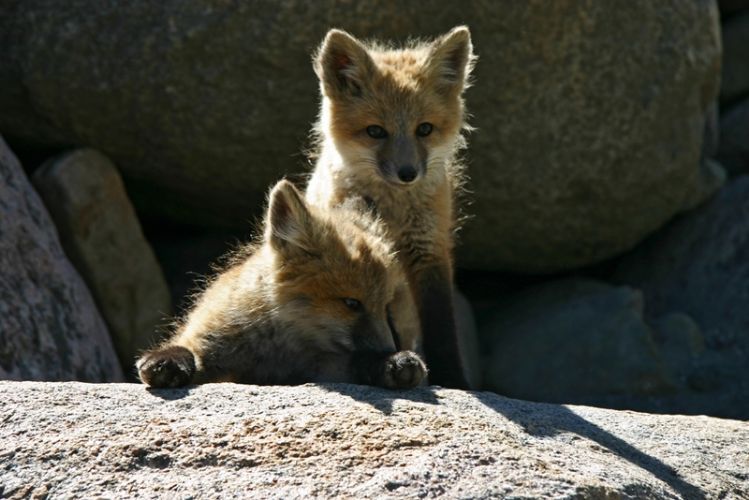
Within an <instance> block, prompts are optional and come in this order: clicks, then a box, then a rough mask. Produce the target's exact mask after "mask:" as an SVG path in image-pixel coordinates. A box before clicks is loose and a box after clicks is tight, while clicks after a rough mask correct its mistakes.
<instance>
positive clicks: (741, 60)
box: [720, 12, 749, 102]
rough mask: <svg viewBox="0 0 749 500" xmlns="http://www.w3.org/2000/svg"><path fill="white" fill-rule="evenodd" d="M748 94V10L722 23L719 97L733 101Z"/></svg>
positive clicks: (724, 100) (722, 99)
mask: <svg viewBox="0 0 749 500" xmlns="http://www.w3.org/2000/svg"><path fill="white" fill-rule="evenodd" d="M746 96H749V12H745V13H741V14H739V15H737V16H735V17H732V18H731V19H728V20H727V21H726V22H725V23H723V77H722V78H721V83H720V99H721V101H723V102H731V101H735V100H737V99H739V98H741V97H746Z"/></svg>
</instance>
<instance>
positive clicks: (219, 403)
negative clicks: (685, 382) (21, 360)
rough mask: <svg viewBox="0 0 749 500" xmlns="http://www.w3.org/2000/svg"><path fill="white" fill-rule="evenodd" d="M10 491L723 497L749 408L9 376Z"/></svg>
mask: <svg viewBox="0 0 749 500" xmlns="http://www.w3.org/2000/svg"><path fill="white" fill-rule="evenodd" d="M0 422H3V425H2V426H0V443H2V444H1V445H0V495H2V496H4V497H10V498H14V496H17V497H28V496H32V495H35V494H44V495H46V496H49V497H53V498H123V497H132V496H135V495H137V496H138V497H139V498H164V497H168V498H234V497H239V498H378V499H379V498H425V497H426V498H432V497H438V496H439V497H445V498H481V499H488V498H514V499H520V498H576V499H619V498H621V499H638V498H643V499H656V498H658V499H661V498H663V499H687V500H696V499H722V498H736V499H739V498H746V492H747V491H749V476H748V475H747V462H746V460H747V454H746V443H747V442H749V423H747V422H739V421H732V420H720V419H715V418H709V417H685V416H667V415H647V414H640V413H633V412H621V411H614V410H604V409H596V408H586V407H580V406H557V405H550V404H536V403H527V402H523V401H517V400H511V399H506V398H502V397H500V396H496V395H493V394H490V393H471V392H461V391H454V390H444V389H434V388H421V389H416V390H411V391H404V392H389V391H385V390H381V389H375V388H368V387H364V386H353V385H343V384H341V385H323V386H315V385H307V386H298V387H257V386H240V385H232V384H210V385H205V386H200V387H194V388H188V389H182V390H163V391H148V390H146V389H145V388H144V387H143V386H138V385H134V384H130V385H128V384H110V385H93V386H91V385H82V384H77V383H66V384H61V383H48V384H42V383H30V382H23V383H7V382H6V383H0Z"/></svg>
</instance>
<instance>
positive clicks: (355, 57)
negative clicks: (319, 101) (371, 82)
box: [314, 29, 374, 99]
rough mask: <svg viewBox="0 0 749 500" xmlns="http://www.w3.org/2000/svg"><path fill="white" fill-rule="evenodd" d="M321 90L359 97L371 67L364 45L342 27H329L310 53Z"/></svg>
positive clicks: (335, 96)
mask: <svg viewBox="0 0 749 500" xmlns="http://www.w3.org/2000/svg"><path fill="white" fill-rule="evenodd" d="M314 67H315V73H317V77H318V78H319V79H320V82H322V87H323V92H324V93H325V95H327V96H328V97H329V98H331V99H335V98H343V97H352V96H353V97H359V96H361V95H362V92H363V87H364V84H365V82H366V81H367V80H368V78H369V77H370V75H371V73H372V71H373V70H374V62H373V61H372V58H371V57H370V56H369V53H367V49H366V48H365V47H364V45H362V44H361V42H359V40H357V39H356V38H354V37H353V36H351V35H349V34H348V33H346V32H345V31H341V30H336V29H332V30H330V31H328V34H327V35H326V36H325V40H323V42H322V45H321V46H320V49H319V50H318V51H317V54H316V55H315V57H314Z"/></svg>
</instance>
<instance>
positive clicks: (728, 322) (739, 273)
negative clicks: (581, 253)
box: [614, 176, 749, 418]
mask: <svg viewBox="0 0 749 500" xmlns="http://www.w3.org/2000/svg"><path fill="white" fill-rule="evenodd" d="M614 278H615V280H616V281H618V282H620V283H625V284H628V285H630V286H634V287H637V288H639V289H641V290H642V292H643V295H644V297H645V304H646V308H645V312H646V319H655V318H658V317H660V316H663V315H666V314H671V313H685V314H687V315H689V316H690V317H691V318H693V319H694V321H695V322H696V324H697V325H698V327H699V328H700V329H701V331H702V335H703V336H704V343H705V353H704V354H702V355H701V356H700V357H699V358H696V359H693V360H692V361H691V363H690V365H691V367H692V368H693V370H694V372H693V373H692V374H691V375H690V376H689V378H688V383H689V384H690V385H691V386H692V387H693V388H694V389H695V390H697V391H699V392H700V393H701V395H700V397H701V398H702V399H703V400H705V401H706V402H709V403H711V404H713V405H715V406H717V407H721V408H722V409H723V410H722V413H723V414H724V415H733V416H739V415H741V416H743V417H744V418H749V369H748V368H747V367H749V307H747V304H749V285H748V284H749V176H740V177H737V178H736V179H735V180H733V181H732V182H731V183H729V184H728V185H726V186H725V187H724V188H723V189H722V190H721V191H720V193H719V195H718V196H717V197H716V198H715V199H714V200H712V201H711V202H710V203H708V204H707V205H705V206H703V207H700V208H698V209H696V210H694V211H693V212H691V213H689V214H686V215H684V216H682V217H680V218H679V219H677V220H675V221H674V222H673V223H672V224H670V225H669V226H668V227H666V228H665V229H664V230H662V231H660V232H659V233H658V234H657V235H655V236H654V237H652V238H650V239H649V240H648V241H646V242H645V243H644V244H642V245H640V246H639V247H638V248H637V250H636V251H634V252H633V253H632V254H631V255H628V256H626V257H624V258H623V259H622V260H621V261H620V263H619V266H618V268H617V270H616V272H615V274H614Z"/></svg>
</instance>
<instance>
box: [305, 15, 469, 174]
mask: <svg viewBox="0 0 749 500" xmlns="http://www.w3.org/2000/svg"><path fill="white" fill-rule="evenodd" d="M474 60H475V56H474V55H473V48H472V45H471V36H470V32H469V31H468V28H467V27H465V26H460V27H456V28H454V29H453V30H452V31H450V32H449V33H447V34H445V35H443V36H441V37H439V38H438V39H436V40H435V41H433V42H431V43H426V44H419V45H413V46H411V47H408V48H405V49H399V50H392V49H388V48H384V47H381V46H377V45H366V44H364V43H362V42H360V41H359V40H357V39H356V38H354V37H353V36H351V35H349V34H348V33H346V32H344V31H340V30H336V29H334V30H330V31H329V32H328V34H327V36H326V37H325V40H324V41H323V43H322V45H321V46H320V48H319V50H318V51H317V53H316V55H315V57H314V68H315V72H316V73H317V76H318V78H319V79H320V88H321V92H322V95H323V102H322V109H321V114H320V122H319V124H318V131H317V132H318V134H319V135H320V136H321V140H322V141H323V154H330V152H329V151H325V150H326V148H327V147H328V144H331V145H332V146H333V148H332V149H334V150H335V154H336V155H338V157H339V158H337V159H338V160H339V161H338V162H336V161H335V159H334V160H333V163H339V164H340V165H343V166H345V167H346V169H347V170H348V172H347V173H348V174H349V175H350V174H351V170H353V171H355V175H357V176H360V177H365V178H366V177H370V180H372V178H373V177H374V178H379V179H384V180H385V181H387V182H389V183H392V184H394V185H398V186H404V187H405V186H411V185H415V184H417V183H419V182H423V180H424V179H428V178H429V177H430V175H441V173H443V172H444V167H445V165H446V162H448V161H449V160H450V159H451V158H452V157H453V156H454V154H455V151H456V149H457V148H458V147H459V146H461V145H462V143H463V140H462V136H461V134H460V132H461V128H462V127H465V126H466V125H465V123H464V107H463V99H462V93H463V90H464V89H465V88H466V87H467V86H468V77H469V75H470V72H471V69H472V66H473V62H474Z"/></svg>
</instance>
